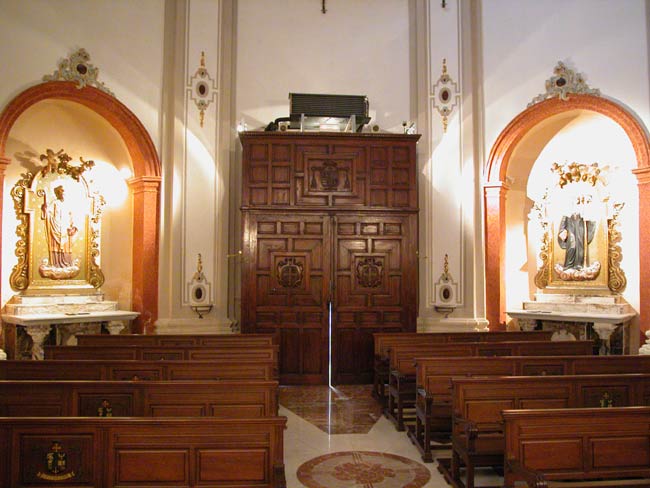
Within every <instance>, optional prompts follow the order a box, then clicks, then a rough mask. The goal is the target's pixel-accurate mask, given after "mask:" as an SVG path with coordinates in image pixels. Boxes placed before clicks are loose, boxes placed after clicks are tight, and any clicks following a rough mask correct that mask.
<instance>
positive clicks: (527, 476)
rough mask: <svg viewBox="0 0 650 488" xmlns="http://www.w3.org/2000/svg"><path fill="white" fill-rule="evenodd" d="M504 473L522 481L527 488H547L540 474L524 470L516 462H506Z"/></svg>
mask: <svg viewBox="0 0 650 488" xmlns="http://www.w3.org/2000/svg"><path fill="white" fill-rule="evenodd" d="M506 471H507V472H509V474H510V473H511V474H512V475H514V476H516V477H517V478H520V479H522V480H523V481H524V482H525V483H526V485H528V488H548V483H547V481H546V479H545V478H544V475H543V474H542V473H539V472H538V471H533V470H531V469H528V468H525V467H523V466H522V465H521V464H520V463H519V462H518V461H515V460H513V459H508V460H506Z"/></svg>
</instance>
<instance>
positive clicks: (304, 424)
mask: <svg viewBox="0 0 650 488" xmlns="http://www.w3.org/2000/svg"><path fill="white" fill-rule="evenodd" d="M370 392H371V387H370V386H366V385H359V386H350V385H348V386H338V387H336V388H335V389H330V388H328V387H327V386H283V387H281V388H280V415H285V416H286V417H287V418H288V423H287V430H286V432H285V437H284V459H285V467H286V476H287V487H288V488H304V487H305V486H306V485H304V484H302V483H301V482H300V481H299V480H298V475H297V471H298V468H299V467H300V466H301V465H303V464H304V463H306V462H308V461H311V460H313V459H314V458H317V457H319V456H324V455H328V454H331V453H336V452H342V451H372V452H379V453H387V454H393V455H397V456H401V457H404V458H408V459H410V460H412V461H416V462H417V463H420V464H422V465H423V466H425V467H426V469H428V470H429V472H430V474H431V478H430V480H429V482H428V483H426V484H425V485H424V486H423V488H443V487H445V488H446V487H448V486H449V485H447V483H446V482H445V480H444V478H443V477H442V475H441V474H440V473H438V470H437V469H436V466H437V464H436V463H435V462H434V463H426V464H425V463H422V459H421V458H420V453H419V452H418V450H417V449H416V448H415V446H413V445H412V444H411V442H410V441H409V439H408V437H407V436H406V434H405V433H404V432H397V431H396V430H395V427H394V426H393V424H392V423H391V422H390V421H389V420H388V419H386V418H385V417H384V416H383V415H381V407H380V406H379V404H378V403H377V402H376V401H375V400H374V399H373V398H372V396H371V395H370ZM436 455H438V456H440V457H449V451H448V450H444V449H443V450H439V451H437V453H436ZM350 483H351V484H349V487H350V488H361V487H364V485H359V484H355V483H354V481H351V482H350ZM476 484H477V486H478V487H480V486H497V485H499V484H502V478H500V477H499V476H496V475H495V474H494V473H493V472H492V471H491V470H485V471H483V470H479V472H478V473H477V478H476ZM367 486H371V485H367ZM403 486H404V484H403V483H400V482H397V481H395V483H394V484H391V482H390V480H386V481H385V483H382V484H381V485H377V487H376V488H402V487H403ZM328 488H330V487H328Z"/></svg>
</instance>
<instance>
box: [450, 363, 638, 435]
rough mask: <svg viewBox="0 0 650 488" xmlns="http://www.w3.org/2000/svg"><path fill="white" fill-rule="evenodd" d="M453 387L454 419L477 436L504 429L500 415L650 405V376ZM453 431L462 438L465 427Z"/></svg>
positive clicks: (462, 381) (460, 382) (507, 380)
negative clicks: (467, 425) (476, 431)
mask: <svg viewBox="0 0 650 488" xmlns="http://www.w3.org/2000/svg"><path fill="white" fill-rule="evenodd" d="M451 385H452V412H453V417H454V419H455V420H459V421H462V422H465V423H466V422H468V421H469V422H472V423H473V424H474V425H475V426H476V427H477V428H478V429H479V430H481V429H484V430H485V429H493V428H495V426H498V425H500V423H501V411H502V410H512V409H529V408H532V409H549V408H589V407H596V408H599V407H619V406H638V405H647V404H648V400H649V399H650V374H636V373H630V374H611V375H577V376H576V375H566V376H514V377H482V378H476V377H473V378H453V379H452V380H451ZM453 428H454V432H457V433H458V434H462V431H461V422H454V424H453Z"/></svg>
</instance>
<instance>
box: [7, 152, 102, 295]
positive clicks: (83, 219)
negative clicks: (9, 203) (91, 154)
mask: <svg viewBox="0 0 650 488" xmlns="http://www.w3.org/2000/svg"><path fill="white" fill-rule="evenodd" d="M71 160H72V159H71V158H70V157H69V156H68V155H67V154H66V153H65V152H64V151H63V149H61V150H60V151H58V152H56V153H55V152H54V151H52V150H51V149H48V150H47V152H46V154H42V155H41V161H43V162H44V163H45V164H44V166H43V167H42V168H41V169H39V170H38V171H37V172H36V174H32V173H25V174H23V175H21V178H20V179H19V180H18V181H17V182H16V184H15V185H14V187H13V188H12V190H11V197H12V199H13V202H14V210H15V212H16V219H17V220H18V224H17V226H16V235H17V236H18V241H17V242H16V251H15V254H16V256H17V257H18V263H17V264H16V265H15V266H14V268H13V270H12V272H11V275H10V277H9V283H10V285H11V288H12V289H13V290H14V291H17V292H21V293H22V294H32V295H43V294H63V293H71V294H75V293H84V292H89V291H91V290H93V289H96V288H99V287H101V286H102V285H103V284H104V274H103V273H102V270H101V268H100V265H99V263H100V241H101V238H100V236H101V213H102V207H103V205H104V203H105V201H104V198H103V197H102V196H101V195H99V194H98V193H96V192H91V190H90V187H89V185H88V183H87V181H86V179H85V178H84V176H83V174H84V172H85V171H87V170H89V169H90V168H92V167H93V166H94V162H93V161H84V159H83V158H80V161H81V164H79V165H71V164H69V163H70V161H71ZM57 187H64V190H65V191H71V192H72V194H73V196H74V195H76V196H77V200H76V202H81V203H82V206H81V207H79V205H76V206H75V207H74V210H75V214H77V213H78V214H79V215H80V217H79V218H78V219H77V222H75V227H74V232H75V234H74V235H75V236H77V238H76V239H74V240H73V239H72V238H70V240H71V241H73V244H71V249H70V251H71V255H73V256H75V266H74V269H72V267H71V268H65V269H66V270H67V274H66V273H63V274H61V273H57V272H55V273H54V274H53V273H52V272H51V271H50V272H49V274H48V272H44V271H43V270H44V269H55V270H59V269H64V268H56V267H55V266H54V264H52V263H50V262H49V261H48V256H51V254H49V253H48V237H47V235H48V230H47V229H46V224H45V222H44V219H45V217H43V212H45V208H42V207H45V205H41V202H44V203H45V202H47V201H48V198H51V196H52V195H53V194H55V193H56V192H57V190H56V189H55V188H57ZM61 201H63V198H61ZM68 205H70V204H69V203H68ZM86 205H87V206H86ZM71 208H72V207H71ZM79 208H81V209H82V210H79ZM38 212H42V214H41V217H40V218H39V216H38ZM69 213H70V214H72V210H71V211H70V212H69ZM71 218H72V217H71ZM76 224H79V225H76Z"/></svg>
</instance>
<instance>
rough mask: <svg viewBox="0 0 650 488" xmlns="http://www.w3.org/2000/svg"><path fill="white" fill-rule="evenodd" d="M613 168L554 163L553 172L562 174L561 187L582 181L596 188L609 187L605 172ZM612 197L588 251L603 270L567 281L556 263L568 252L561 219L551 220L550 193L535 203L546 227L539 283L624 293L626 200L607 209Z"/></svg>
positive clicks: (604, 206)
mask: <svg viewBox="0 0 650 488" xmlns="http://www.w3.org/2000/svg"><path fill="white" fill-rule="evenodd" d="M608 169H609V168H607V167H605V168H599V167H598V164H596V163H594V164H592V165H585V164H578V163H571V164H568V165H566V164H565V165H558V164H554V165H553V167H552V171H553V172H555V173H557V174H558V175H559V182H558V186H559V187H560V190H561V189H562V188H564V187H565V186H567V185H569V184H571V183H575V182H582V183H587V184H589V185H591V186H592V187H596V186H597V184H601V185H603V186H606V181H605V180H604V173H605V172H607V171H608ZM608 199H609V197H605V198H604V199H603V201H602V202H600V204H601V205H602V209H603V212H602V216H601V217H600V219H598V220H597V225H596V230H595V235H594V238H593V240H592V241H591V243H589V244H588V245H587V249H588V252H589V253H590V256H591V258H592V260H593V261H598V262H599V263H600V266H601V268H600V272H599V273H598V275H597V276H596V277H594V278H593V279H585V280H563V279H561V278H560V276H558V272H557V269H556V266H558V265H560V267H561V265H562V263H563V262H564V258H565V251H564V250H563V249H561V248H560V246H559V243H558V241H557V236H558V227H559V224H560V221H559V220H557V221H555V220H554V219H553V218H551V219H549V216H548V213H547V212H548V207H549V195H548V192H547V193H545V194H544V196H543V197H542V200H541V202H539V203H537V204H535V206H534V211H535V213H536V216H537V219H538V221H539V223H540V225H541V228H542V242H541V247H540V253H539V257H540V260H541V266H540V267H539V268H538V270H537V274H536V275H535V279H534V281H535V286H537V288H540V289H548V290H549V291H554V290H557V291H567V290H573V291H579V292H583V293H602V292H612V293H621V292H623V291H624V290H625V287H626V286H627V278H626V277H625V272H624V271H623V270H622V269H621V266H620V264H621V260H622V259H623V255H622V253H621V246H620V245H619V243H620V241H621V233H620V231H619V230H618V217H619V214H620V212H621V210H622V209H623V204H622V203H614V204H613V205H611V204H610V205H611V210H609V212H608V211H607V210H606V209H607V206H608V203H609V202H608Z"/></svg>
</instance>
